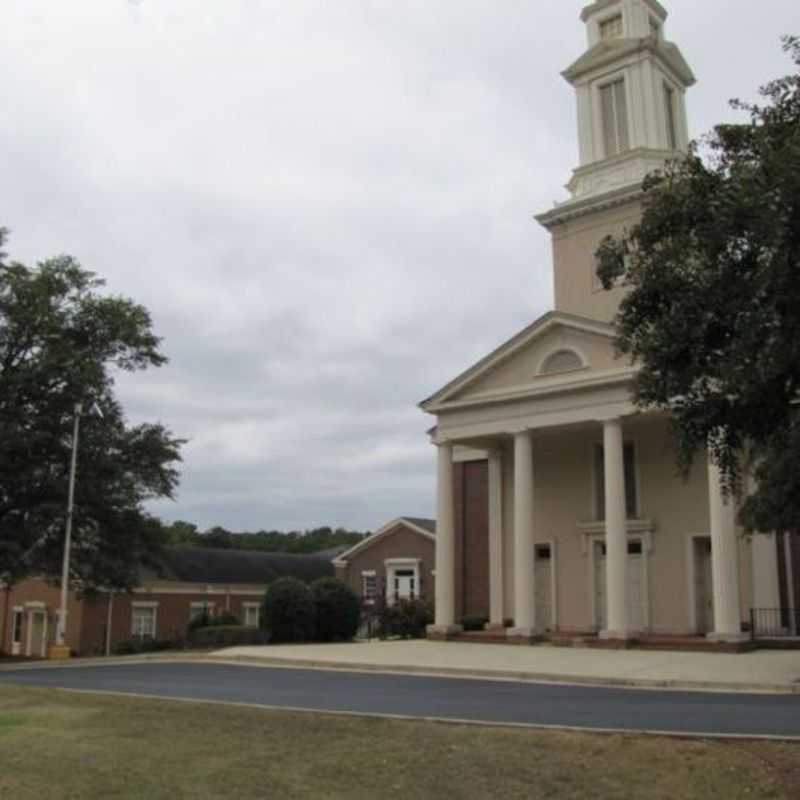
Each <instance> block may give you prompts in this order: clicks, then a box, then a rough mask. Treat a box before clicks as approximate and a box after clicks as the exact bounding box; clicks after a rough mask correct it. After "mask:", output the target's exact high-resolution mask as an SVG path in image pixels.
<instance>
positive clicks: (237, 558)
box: [142, 547, 333, 585]
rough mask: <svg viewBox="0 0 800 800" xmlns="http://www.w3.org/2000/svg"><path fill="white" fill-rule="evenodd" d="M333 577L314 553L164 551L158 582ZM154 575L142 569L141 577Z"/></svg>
mask: <svg viewBox="0 0 800 800" xmlns="http://www.w3.org/2000/svg"><path fill="white" fill-rule="evenodd" d="M332 574H333V570H332V569H331V563H330V559H329V558H324V557H320V556H318V555H316V554H313V553H310V554H308V555H306V554H295V553H265V552H262V551H258V550H233V549H222V548H216V547H170V548H167V550H166V553H165V556H164V561H163V570H162V571H161V574H160V575H159V576H158V577H159V578H161V579H162V580H173V581H180V582H182V583H203V584H216V583H222V584H232V583H239V584H248V585H253V584H265V583H267V581H271V580H274V579H275V578H281V577H284V576H286V575H291V576H292V577H295V578H299V579H300V580H303V581H313V580H315V579H316V578H322V577H324V576H329V575H332ZM154 577H155V576H154V575H153V574H152V573H149V571H148V570H143V574H142V578H143V579H144V580H147V579H150V580H152V579H153V578H154Z"/></svg>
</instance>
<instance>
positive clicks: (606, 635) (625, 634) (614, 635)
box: [597, 630, 636, 642]
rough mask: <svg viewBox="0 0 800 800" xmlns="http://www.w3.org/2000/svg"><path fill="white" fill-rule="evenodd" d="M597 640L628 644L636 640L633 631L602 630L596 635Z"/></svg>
mask: <svg viewBox="0 0 800 800" xmlns="http://www.w3.org/2000/svg"><path fill="white" fill-rule="evenodd" d="M597 638H598V639H606V640H608V639H610V640H613V641H616V642H630V641H632V640H633V639H635V638H636V636H635V634H634V633H633V631H611V630H602V631H600V632H599V633H598V634H597Z"/></svg>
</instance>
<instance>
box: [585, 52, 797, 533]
mask: <svg viewBox="0 0 800 800" xmlns="http://www.w3.org/2000/svg"><path fill="white" fill-rule="evenodd" d="M785 49H786V51H787V52H788V53H789V54H790V55H791V56H792V58H793V60H794V62H795V65H796V67H799V68H800V41H798V40H797V39H793V38H787V39H786V40H785ZM761 95H762V97H763V98H764V101H765V102H764V104H763V105H757V104H756V105H748V104H745V103H742V102H739V101H733V103H732V104H733V106H734V107H735V108H737V109H739V110H742V111H745V112H747V113H748V115H749V122H747V123H745V124H737V125H720V126H717V127H716V128H715V129H714V131H713V133H712V134H710V135H709V136H708V137H706V138H705V140H704V142H703V144H704V147H705V149H706V153H707V155H706V158H705V159H704V158H703V157H702V156H701V150H700V148H699V146H693V148H692V150H691V152H690V153H689V154H688V156H687V157H686V158H683V159H681V160H679V161H676V162H674V163H672V164H670V165H669V166H668V167H667V168H666V169H665V170H664V171H662V172H660V173H657V174H654V175H652V176H650V177H648V178H647V180H646V181H645V184H644V212H643V216H642V219H641V222H640V223H639V224H638V225H636V226H635V227H634V228H633V229H632V230H630V231H629V232H627V233H626V235H624V236H623V237H621V238H618V239H613V238H609V239H607V240H606V241H604V242H603V244H602V246H601V248H600V250H599V251H598V254H597V255H598V261H599V269H598V275H599V276H600V277H601V279H602V281H603V283H604V285H605V286H606V288H609V287H610V286H611V285H612V284H613V283H614V282H615V280H617V279H621V280H622V282H623V283H624V285H625V286H626V287H627V288H628V289H629V292H628V293H627V294H626V296H625V298H624V299H623V300H622V303H621V305H620V308H619V312H618V315H617V318H616V326H617V348H618V350H619V351H620V352H621V353H622V354H626V355H628V356H630V357H631V359H632V360H634V361H636V362H638V364H639V365H640V366H641V371H640V372H639V374H638V376H637V379H636V384H635V401H636V403H637V405H638V406H639V407H640V408H643V409H662V410H665V411H668V412H669V413H670V414H671V416H672V419H673V420H674V431H675V441H676V444H677V454H678V459H677V460H678V464H679V466H680V468H681V469H682V470H683V471H684V472H685V471H687V470H688V468H689V466H690V465H691V463H692V460H693V458H694V456H695V454H696V453H697V452H699V451H701V450H702V449H703V448H704V447H705V446H706V443H707V442H708V444H709V448H710V452H711V455H712V457H713V459H714V460H715V461H716V462H717V463H718V464H719V466H720V468H721V470H722V472H723V476H724V479H725V483H726V487H727V489H728V490H730V491H734V492H737V493H738V492H740V491H741V489H742V475H743V472H742V470H743V465H744V464H745V461H746V459H745V456H748V457H749V458H750V459H752V460H753V461H754V462H755V463H757V464H760V467H759V468H758V475H757V477H758V478H759V479H760V486H759V487H758V490H757V492H756V494H755V495H754V496H753V497H751V498H750V499H749V500H748V501H747V502H746V503H745V506H744V510H743V512H742V521H743V522H744V523H745V524H746V525H748V526H750V527H752V528H754V529H760V530H772V529H773V528H791V529H797V528H800V499H798V497H799V495H798V485H797V475H798V474H800V430H798V425H799V424H800V423H799V422H798V418H797V414H796V411H795V409H796V405H795V404H796V402H797V399H798V391H799V390H800V312H799V311H798V309H800V69H798V70H796V72H795V73H794V74H791V75H788V76H787V77H785V78H782V79H779V80H775V81H773V82H771V83H769V84H767V85H766V86H765V87H763V88H762V89H761Z"/></svg>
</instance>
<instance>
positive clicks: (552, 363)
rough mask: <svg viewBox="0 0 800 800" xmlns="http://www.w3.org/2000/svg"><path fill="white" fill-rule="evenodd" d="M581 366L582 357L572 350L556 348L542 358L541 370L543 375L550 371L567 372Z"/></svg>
mask: <svg viewBox="0 0 800 800" xmlns="http://www.w3.org/2000/svg"><path fill="white" fill-rule="evenodd" d="M581 367H583V359H582V358H581V357H580V356H579V355H578V354H577V353H576V352H575V351H574V350H557V351H556V352H555V353H551V354H550V355H549V356H548V357H547V358H546V359H545V360H544V363H543V364H542V370H541V372H542V374H543V375H544V374H547V373H551V372H569V371H570V370H572V369H581Z"/></svg>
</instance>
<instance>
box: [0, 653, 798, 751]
mask: <svg viewBox="0 0 800 800" xmlns="http://www.w3.org/2000/svg"><path fill="white" fill-rule="evenodd" d="M0 683H3V684H25V685H28V686H41V687H53V688H65V689H79V690H86V691H105V692H122V693H126V694H134V695H135V694H140V695H151V696H158V697H174V698H183V699H195V700H215V701H223V702H235V703H248V704H255V705H265V706H274V707H280V708H295V709H306V710H317V711H332V712H335V711H344V712H356V713H364V714H393V715H401V716H408V717H418V718H426V717H438V718H444V719H454V720H455V719H460V720H473V721H478V722H489V723H517V724H527V725H549V726H564V727H578V728H586V729H606V730H608V729H613V730H630V731H661V732H669V733H688V734H694V735H709V736H711V735H746V736H781V737H800V695H772V694H742V693H737V694H727V693H718V692H716V693H704V692H681V691H658V690H637V689H613V688H604V687H592V686H565V685H547V684H531V683H516V682H512V681H491V680H468V679H461V678H439V677H426V676H416V675H381V674H371V673H356V672H340V671H328V670H314V669H288V668H268V667H251V666H239V665H231V664H215V663H197V662H195V663H182V662H157V661H155V662H140V663H130V664H118V665H91V666H89V665H87V666H69V667H60V668H46V669H19V670H8V671H5V670H4V671H2V672H0Z"/></svg>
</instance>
